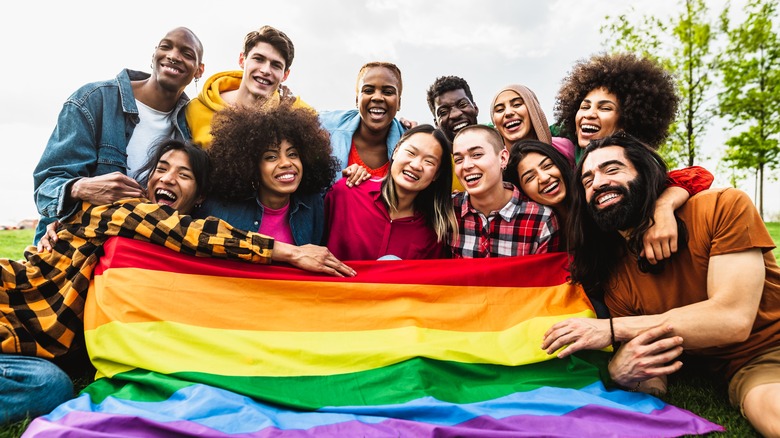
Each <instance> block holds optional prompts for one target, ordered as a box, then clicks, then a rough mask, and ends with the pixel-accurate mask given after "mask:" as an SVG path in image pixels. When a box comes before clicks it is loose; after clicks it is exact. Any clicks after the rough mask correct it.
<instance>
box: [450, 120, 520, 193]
mask: <svg viewBox="0 0 780 438" xmlns="http://www.w3.org/2000/svg"><path fill="white" fill-rule="evenodd" d="M501 146H502V147H501V149H500V151H499V152H496V145H494V144H493V143H492V142H491V139H490V137H488V133H486V132H480V131H479V130H476V129H472V130H469V131H467V132H463V133H461V134H460V135H458V137H457V138H456V139H455V141H454V142H453V143H452V155H453V157H454V161H455V175H456V176H457V177H458V180H460V183H461V184H462V185H463V187H464V188H465V189H466V191H467V192H468V193H469V196H470V197H472V198H477V199H479V198H483V197H488V196H490V195H491V194H492V193H495V192H501V191H502V190H503V184H502V181H503V178H502V169H503V168H504V167H505V166H506V162H507V159H508V156H509V152H507V150H506V149H505V148H503V145H501Z"/></svg>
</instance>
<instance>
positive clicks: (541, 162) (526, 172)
mask: <svg viewBox="0 0 780 438" xmlns="http://www.w3.org/2000/svg"><path fill="white" fill-rule="evenodd" d="M549 160H550V157H544V158H542V161H540V162H539V164H537V166H542V165H544V162H545V161H549ZM534 170H536V169H528V170H526V171H525V172H523V174H522V175H520V179H523V178H525V176H526V175H528V174H529V173H531V172H533V171H534Z"/></svg>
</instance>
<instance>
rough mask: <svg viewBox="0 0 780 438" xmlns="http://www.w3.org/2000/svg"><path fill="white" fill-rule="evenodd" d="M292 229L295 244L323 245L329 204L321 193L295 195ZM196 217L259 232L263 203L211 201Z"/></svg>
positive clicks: (292, 203) (194, 214) (248, 200)
mask: <svg viewBox="0 0 780 438" xmlns="http://www.w3.org/2000/svg"><path fill="white" fill-rule="evenodd" d="M289 212H290V230H291V232H292V236H293V239H294V240H295V245H297V246H301V245H306V244H314V245H320V244H321V243H322V234H323V231H324V229H325V203H324V199H323V197H322V195H321V194H319V193H313V194H310V195H297V194H293V195H292V196H291V197H290V210H289ZM192 215H193V217H196V218H205V217H207V216H215V217H218V218H220V219H222V220H224V221H225V222H227V223H229V224H230V225H233V226H234V227H236V228H238V229H240V230H246V231H257V230H259V229H260V224H261V223H262V221H263V204H261V203H260V200H258V199H257V198H247V199H246V200H243V201H226V200H223V199H216V198H207V199H206V202H204V203H203V205H202V206H200V207H199V208H197V209H196V210H195V211H194V212H193V214H192Z"/></svg>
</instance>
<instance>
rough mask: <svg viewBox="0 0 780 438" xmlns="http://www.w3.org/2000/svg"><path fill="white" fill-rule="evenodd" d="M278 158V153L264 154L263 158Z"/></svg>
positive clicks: (270, 159)
mask: <svg viewBox="0 0 780 438" xmlns="http://www.w3.org/2000/svg"><path fill="white" fill-rule="evenodd" d="M277 158H278V156H277V155H276V154H268V153H267V154H263V160H265V161H275V160H276V159H277Z"/></svg>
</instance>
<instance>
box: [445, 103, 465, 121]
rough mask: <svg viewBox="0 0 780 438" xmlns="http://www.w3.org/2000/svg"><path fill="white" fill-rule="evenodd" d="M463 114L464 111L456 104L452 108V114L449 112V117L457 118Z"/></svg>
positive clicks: (451, 118)
mask: <svg viewBox="0 0 780 438" xmlns="http://www.w3.org/2000/svg"><path fill="white" fill-rule="evenodd" d="M461 114H463V111H461V110H460V108H458V106H457V105H455V106H453V107H452V108H450V114H449V116H448V117H449V119H450V120H455V119H457V118H458V116H460V115H461Z"/></svg>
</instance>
